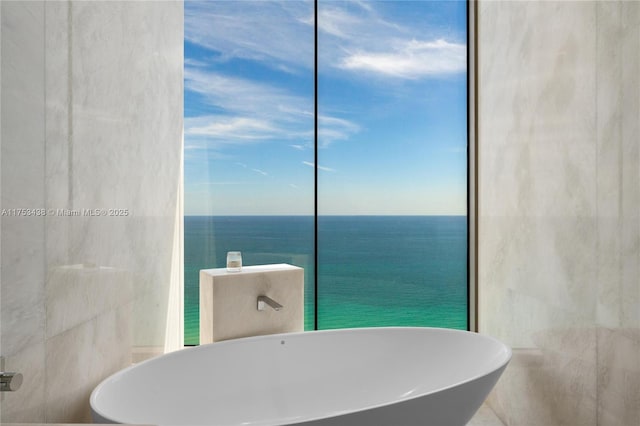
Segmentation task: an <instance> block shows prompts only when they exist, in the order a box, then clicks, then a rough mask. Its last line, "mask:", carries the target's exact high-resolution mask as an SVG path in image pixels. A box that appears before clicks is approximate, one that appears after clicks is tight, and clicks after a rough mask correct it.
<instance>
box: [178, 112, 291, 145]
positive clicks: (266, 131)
mask: <svg viewBox="0 0 640 426" xmlns="http://www.w3.org/2000/svg"><path fill="white" fill-rule="evenodd" d="M184 133H185V135H187V136H205V137H207V138H208V139H214V140H219V141H226V143H235V142H237V141H256V140H264V139H270V138H272V137H274V134H277V133H280V130H278V129H277V128H275V127H273V126H272V125H271V123H269V122H267V121H264V120H260V119H252V118H246V117H230V116H224V115H217V116H211V115H210V116H203V117H197V118H195V119H193V118H187V119H185V131H184Z"/></svg>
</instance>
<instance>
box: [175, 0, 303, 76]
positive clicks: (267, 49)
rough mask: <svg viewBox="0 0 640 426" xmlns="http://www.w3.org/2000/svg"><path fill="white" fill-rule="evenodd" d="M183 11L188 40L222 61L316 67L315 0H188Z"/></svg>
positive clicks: (289, 68) (293, 69) (284, 67)
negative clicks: (216, 54) (241, 59)
mask: <svg viewBox="0 0 640 426" xmlns="http://www.w3.org/2000/svg"><path fill="white" fill-rule="evenodd" d="M184 15H185V17H184V19H185V25H184V28H185V39H186V40H187V41H189V42H192V43H196V44H199V45H201V46H204V47H206V48H208V49H210V50H214V51H216V52H218V53H219V54H220V55H221V57H222V59H223V60H224V59H229V58H243V59H251V60H257V61H261V62H263V63H264V64H266V65H268V66H271V67H273V68H275V69H280V70H284V71H286V72H297V69H299V68H301V67H302V68H307V69H312V68H313V61H314V57H313V56H314V55H313V44H314V42H313V35H314V31H313V1H311V0H306V1H187V2H185V11H184ZM309 17H311V19H310V18H309Z"/></svg>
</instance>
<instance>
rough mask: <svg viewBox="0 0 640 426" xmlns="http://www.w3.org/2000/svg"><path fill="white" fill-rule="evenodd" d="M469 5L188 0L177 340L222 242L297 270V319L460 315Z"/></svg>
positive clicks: (444, 322) (393, 320) (380, 321)
mask: <svg viewBox="0 0 640 426" xmlns="http://www.w3.org/2000/svg"><path fill="white" fill-rule="evenodd" d="M466 16H467V4H466V2H455V1H443V2H437V1H406V2H403V1H357V2H356V1H346V2H337V1H322V0H320V1H319V2H317V3H314V2H312V1H284V2H275V1H274V2H270V1H258V2H249V1H211V0H209V1H203V2H192V1H187V2H185V343H186V344H197V343H198V332H199V330H198V271H199V270H200V269H206V268H213V267H223V266H224V264H225V255H226V252H227V251H230V250H241V251H242V252H243V259H244V262H245V264H264V263H282V262H285V263H291V264H294V265H298V266H301V267H303V268H305V314H306V315H305V316H306V318H305V319H306V324H305V326H306V328H307V329H313V328H315V327H316V326H317V327H318V328H337V327H360V326H378V325H415V326H438V327H453V328H460V329H466V328H467V327H468V323H467V311H468V296H467V275H468V271H467V269H468V265H467V252H468V243H467V240H468V239H467V235H468V227H467V198H468V197H467V164H468V158H467V139H468V136H467V111H468V107H467V43H466V40H467V18H466ZM316 263H317V264H316ZM316 295H317V300H316Z"/></svg>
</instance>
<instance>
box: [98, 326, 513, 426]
mask: <svg viewBox="0 0 640 426" xmlns="http://www.w3.org/2000/svg"><path fill="white" fill-rule="evenodd" d="M510 358H511V350H510V349H509V348H508V347H507V346H505V345H504V344H502V343H500V342H499V341H497V340H495V339H493V338H491V337H487V336H483V335H479V334H476V333H470V332H465V331H457V330H447V329H437V328H361V329H348V330H331V331H314V332H304V333H291V334H278V335H270V336H261V337H250V338H244V339H237V340H228V341H224V342H219V343H213V344H209V345H203V346H198V347H193V348H189V349H185V350H182V351H178V352H173V353H170V354H167V355H164V356H161V357H158V358H154V359H151V360H148V361H145V362H143V363H140V364H137V365H134V366H132V367H129V368H127V369H125V370H122V371H120V372H118V373H116V374H114V375H113V376H111V377H109V378H107V379H106V380H105V381H103V382H102V383H101V384H100V385H98V386H97V387H96V388H95V389H94V391H93V393H92V394H91V409H92V413H93V418H94V422H102V423H105V422H106V423H145V424H155V425H215V426H220V425H297V424H303V425H308V426H312V425H313V426H320V425H322V426H328V425H332V426H334V425H335V426H337V425H362V426H376V425H380V426H402V425H405V426H427V425H436V426H444V425H458V426H462V425H464V424H466V423H467V422H468V421H469V419H471V417H472V416H473V414H474V413H475V412H476V410H477V409H478V408H479V407H480V405H481V404H482V402H483V401H484V399H485V398H486V396H487V394H488V393H489V391H490V390H491V388H492V387H493V385H494V384H495V383H496V381H497V380H498V378H499V377H500V374H501V373H502V371H503V370H504V369H505V367H506V366H507V363H508V362H509V360H510Z"/></svg>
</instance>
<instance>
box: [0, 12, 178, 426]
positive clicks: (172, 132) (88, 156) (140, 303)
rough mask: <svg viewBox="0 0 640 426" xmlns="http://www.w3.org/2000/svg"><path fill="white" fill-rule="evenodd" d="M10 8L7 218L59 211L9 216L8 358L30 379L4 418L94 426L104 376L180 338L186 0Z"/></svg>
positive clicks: (5, 105) (6, 25)
mask: <svg viewBox="0 0 640 426" xmlns="http://www.w3.org/2000/svg"><path fill="white" fill-rule="evenodd" d="M0 8H1V12H0V15H1V18H2V28H1V36H0V40H1V42H2V49H1V54H2V55H1V60H2V62H1V67H0V68H1V74H0V75H1V78H2V84H1V88H0V95H1V102H2V105H1V106H2V116H1V123H2V129H1V130H2V131H1V143H2V146H1V155H0V159H1V169H0V172H1V179H2V180H1V183H2V185H1V192H0V195H1V200H2V206H1V208H2V209H13V208H32V209H39V208H42V209H45V211H47V212H48V214H47V215H46V216H44V217H43V216H31V217H25V216H23V215H15V216H11V215H9V216H7V215H5V216H3V217H2V221H1V227H2V228H1V231H2V232H1V235H0V236H1V252H0V253H1V255H2V256H1V264H2V270H1V293H0V295H1V297H2V306H1V327H2V339H1V346H0V348H1V350H2V353H1V355H3V356H5V357H6V363H7V366H6V368H7V369H8V370H16V371H19V372H21V373H22V374H23V375H24V379H25V380H24V384H23V386H22V388H21V389H20V390H19V391H18V392H15V393H7V394H5V396H4V399H3V401H2V408H1V414H2V421H3V422H45V421H46V422H61V423H62V422H83V421H84V422H88V421H90V417H89V406H88V395H89V393H90V391H91V390H92V389H93V387H94V386H95V385H96V384H97V383H98V382H99V381H100V380H101V379H103V378H104V377H106V376H107V375H109V374H111V373H112V372H114V371H117V370H119V369H121V368H123V367H124V366H127V365H129V364H130V362H131V360H132V357H140V356H141V353H150V352H157V350H158V348H160V350H162V349H163V348H164V346H165V341H166V340H167V339H169V338H171V339H173V340H175V336H168V332H167V312H168V310H169V306H168V298H169V291H170V287H171V286H172V285H175V284H177V282H176V277H177V278H178V279H179V278H180V276H181V274H176V271H174V270H173V269H175V268H176V263H175V262H173V260H175V259H176V256H178V258H179V253H177V251H179V250H180V245H179V244H178V245H174V242H175V241H180V240H181V235H179V233H180V232H181V227H180V226H179V224H180V223H181V220H182V218H181V217H180V215H179V205H177V203H178V200H179V190H180V185H179V182H180V176H181V170H180V167H181V150H182V146H181V144H182V141H181V138H182V116H183V113H182V105H183V99H182V93H183V88H182V84H183V83H182V66H183V52H182V49H183V7H182V2H181V1H157V2H156V1H146V2H143V1H126V2H108V1H104V2H102V1H94V2H85V1H73V2H69V1H47V2H18V1H16V2H11V1H2V3H1V4H0ZM83 209H107V210H108V209H126V210H127V211H128V215H126V216H118V217H116V216H110V215H109V212H108V211H107V216H98V217H90V216H85V215H83V214H82V210H83ZM62 210H65V211H70V212H78V213H79V214H80V216H64V215H63V214H62V213H61V211H62ZM172 277H173V281H172ZM172 331H174V330H172Z"/></svg>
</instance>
